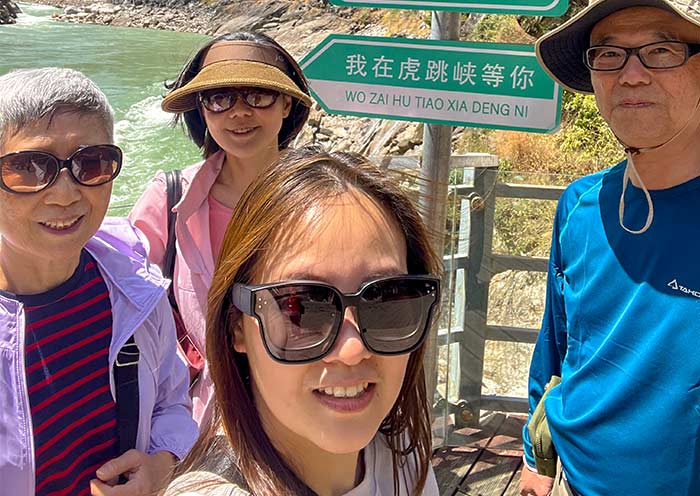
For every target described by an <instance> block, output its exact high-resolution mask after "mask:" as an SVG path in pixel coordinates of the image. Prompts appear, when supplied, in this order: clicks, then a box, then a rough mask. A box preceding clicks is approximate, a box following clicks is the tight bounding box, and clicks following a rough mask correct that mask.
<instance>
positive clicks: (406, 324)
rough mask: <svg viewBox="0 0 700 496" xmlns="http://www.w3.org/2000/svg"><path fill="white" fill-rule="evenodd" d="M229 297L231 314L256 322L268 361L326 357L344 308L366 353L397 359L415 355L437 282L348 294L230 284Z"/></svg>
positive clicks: (422, 279) (305, 285) (427, 279)
mask: <svg viewBox="0 0 700 496" xmlns="http://www.w3.org/2000/svg"><path fill="white" fill-rule="evenodd" d="M231 297H232V300H233V304H234V306H235V307H236V308H238V309H239V310H240V311H241V312H243V313H244V314H246V315H250V316H252V317H255V318H256V319H257V321H258V324H259V327H260V333H261V336H262V340H263V343H264V344H265V348H266V350H267V352H268V353H269V355H270V356H271V357H272V358H273V359H274V360H276V361H278V362H282V363H305V362H312V361H314V360H319V359H321V358H323V357H324V356H326V355H327V354H328V353H329V352H330V351H331V349H332V348H333V345H334V343H335V341H336V339H337V338H338V334H339V333H340V329H341V327H342V325H343V320H344V318H345V317H344V316H345V310H346V309H347V308H348V307H354V308H355V309H356V317H357V324H358V327H359V331H360V338H361V339H362V342H363V343H364V345H365V347H366V348H367V349H368V350H369V351H371V352H372V353H375V354H377V355H401V354H405V353H410V352H411V351H413V350H415V349H416V348H418V347H419V346H420V344H421V343H422V342H423V340H424V338H425V336H426V333H427V331H428V329H429V328H430V323H431V319H432V317H433V315H434V313H435V309H436V308H437V306H438V303H439V301H440V280H439V279H438V278H436V277H434V276H429V275H425V276H424V275H406V276H392V277H383V278H380V279H375V280H372V281H369V282H367V283H365V284H363V285H362V287H361V288H360V290H359V291H357V292H356V293H351V294H346V293H341V292H340V291H339V290H338V289H336V288H335V287H333V286H331V285H329V284H325V283H322V282H316V281H290V282H280V283H274V284H262V285H255V286H250V285H245V284H238V283H236V284H234V285H233V287H232V288H231Z"/></svg>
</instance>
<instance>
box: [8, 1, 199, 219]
mask: <svg viewBox="0 0 700 496" xmlns="http://www.w3.org/2000/svg"><path fill="white" fill-rule="evenodd" d="M19 6H20V8H21V9H22V12H23V13H22V14H20V16H19V18H18V19H17V24H11V25H2V26H0V74H5V73H6V72H8V71H10V70H12V69H17V68H22V67H27V68H28V67H44V66H60V67H70V68H73V69H77V70H79V71H82V72H84V73H85V74H86V75H87V76H88V77H90V78H91V79H92V80H93V81H95V82H96V83H97V84H98V85H99V86H100V88H102V90H103V91H104V92H105V93H106V94H107V97H108V98H109V101H110V103H111V104H112V106H113V107H114V112H115V127H116V142H117V144H118V145H119V146H121V147H122V149H123V150H124V154H125V160H124V168H123V169H122V172H121V174H120V176H119V177H118V178H117V179H116V181H115V184H114V192H113V196H112V203H111V209H110V213H111V214H114V215H125V214H126V213H127V212H128V207H129V206H130V205H131V204H133V203H134V201H135V200H136V199H137V198H138V196H139V194H140V193H141V191H143V189H144V188H145V187H146V184H147V183H148V180H149V179H150V178H151V177H152V176H153V175H154V173H155V172H156V171H157V170H158V169H163V170H170V169H174V168H181V167H184V166H185V165H187V164H190V163H192V162H194V161H196V160H197V159H198V157H199V155H198V150H197V149H196V147H195V146H194V145H193V144H192V143H191V142H190V141H189V140H188V139H187V138H186V136H185V134H184V132H183V131H182V129H180V128H179V127H178V128H173V127H171V126H170V119H171V115H170V114H166V113H165V112H163V111H161V110H160V101H161V99H162V95H163V94H164V93H165V90H164V87H163V82H164V81H165V80H167V79H173V78H174V77H175V76H176V75H177V73H178V71H179V70H180V68H181V67H182V65H183V64H184V62H185V61H186V60H187V58H188V57H189V56H190V55H191V54H193V53H194V51H196V49H197V48H198V47H199V46H200V45H201V44H202V43H204V41H205V40H206V39H207V38H206V37H205V36H202V35H198V34H192V33H176V32H172V31H159V30H153V29H139V28H122V27H112V26H98V25H91V24H68V23H63V22H57V21H54V20H52V19H51V14H52V13H53V12H55V11H56V9H54V8H53V7H46V6H41V5H34V4H23V3H20V4H19Z"/></svg>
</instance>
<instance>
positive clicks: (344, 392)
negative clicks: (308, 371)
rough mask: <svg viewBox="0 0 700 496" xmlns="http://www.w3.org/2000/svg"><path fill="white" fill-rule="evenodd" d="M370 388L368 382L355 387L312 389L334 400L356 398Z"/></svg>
mask: <svg viewBox="0 0 700 496" xmlns="http://www.w3.org/2000/svg"><path fill="white" fill-rule="evenodd" d="M369 386H370V383H369V382H362V383H360V384H357V385H355V386H348V387H342V386H333V387H326V388H319V389H314V391H316V392H317V393H319V394H324V395H326V396H332V397H334V398H356V397H358V396H360V395H361V394H362V393H364V392H365V390H366V389H367V388H368V387H369Z"/></svg>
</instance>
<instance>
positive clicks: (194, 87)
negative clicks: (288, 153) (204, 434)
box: [129, 32, 312, 424]
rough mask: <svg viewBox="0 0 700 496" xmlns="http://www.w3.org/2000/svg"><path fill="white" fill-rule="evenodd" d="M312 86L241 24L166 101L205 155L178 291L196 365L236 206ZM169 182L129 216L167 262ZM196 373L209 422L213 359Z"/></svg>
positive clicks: (194, 189) (180, 257)
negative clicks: (210, 293) (209, 298)
mask: <svg viewBox="0 0 700 496" xmlns="http://www.w3.org/2000/svg"><path fill="white" fill-rule="evenodd" d="M308 92H309V91H308V86H307V83H306V80H305V79H304V76H303V75H302V73H301V69H300V68H299V66H298V64H297V63H296V62H295V61H294V59H293V58H292V56H291V55H289V53H287V51H286V50H285V49H284V48H282V47H281V46H280V45H279V44H278V43H276V42H275V41H274V40H272V39H271V38H269V37H267V36H265V35H262V34H258V33H244V32H239V33H231V34H227V35H224V36H221V37H219V38H216V39H214V40H212V41H210V42H209V43H207V44H206V45H204V46H203V47H202V48H201V49H200V50H199V51H198V52H197V53H196V54H195V56H194V57H193V58H192V59H191V60H190V61H189V62H188V63H187V64H186V65H185V68H184V69H183V70H182V72H181V74H180V75H179V77H178V78H177V80H176V81H175V83H174V84H173V85H172V88H171V92H170V93H169V94H168V95H167V96H166V97H165V99H164V100H163V103H162V107H163V109H164V110H165V111H167V112H173V113H175V114H176V118H175V120H176V122H177V121H184V123H185V126H186V128H187V131H188V133H189V136H190V138H191V139H192V141H194V143H195V144H196V145H197V146H198V147H199V148H200V149H201V150H202V155H203V157H204V159H205V160H204V161H203V162H201V163H198V164H195V165H192V166H190V167H187V168H186V169H184V170H183V171H182V190H183V193H182V199H181V200H180V201H179V202H177V204H176V205H175V207H174V208H173V211H174V212H176V215H177V217H176V221H175V226H174V233H173V234H175V236H176V239H177V243H176V247H177V248H176V255H175V261H174V273H173V293H174V300H175V303H176V304H177V307H178V309H179V313H180V315H181V316H182V320H183V322H184V326H185V327H186V336H187V339H186V340H184V341H183V340H182V339H180V342H181V343H182V344H183V350H182V351H183V353H184V355H185V356H186V357H188V359H189V361H190V370H191V373H192V372H193V371H195V373H196V369H197V368H200V367H202V366H203V363H204V360H203V358H204V315H205V314H206V297H207V296H206V295H207V291H208V289H209V285H210V283H211V280H212V275H213V271H214V263H215V261H216V259H217V256H218V254H219V250H220V247H221V242H222V240H223V235H224V230H225V229H226V225H227V224H228V222H229V219H230V218H231V215H232V213H233V208H234V206H235V205H236V203H237V202H238V199H239V198H240V197H241V194H242V193H243V191H244V190H245V189H246V188H247V187H248V185H249V184H250V183H251V181H253V179H254V178H255V177H256V176H258V174H259V173H260V172H261V171H262V170H264V169H265V168H267V167H268V166H269V165H270V164H272V163H273V162H274V161H275V160H277V158H278V157H279V154H280V150H283V149H285V148H286V147H287V146H288V145H289V144H290V143H291V141H292V140H293V139H294V137H295V136H296V135H297V134H298V133H299V131H300V130H301V128H302V127H303V126H304V124H305V122H306V120H307V118H308V114H309V106H310V105H311V103H312V101H311V99H310V97H309V95H308ZM166 183H167V182H166V176H165V174H164V173H162V172H160V173H158V174H157V175H156V177H155V179H154V180H153V181H152V182H151V184H150V185H149V186H148V187H147V189H146V191H145V192H144V193H143V195H142V196H141V198H140V199H139V201H138V202H137V204H136V205H135V206H134V209H133V210H132V212H131V214H130V215H129V218H130V219H131V220H132V222H134V224H135V225H136V226H137V227H138V228H139V229H141V230H142V231H143V232H144V233H145V235H146V237H147V238H148V241H149V256H150V258H151V260H152V261H153V262H155V263H157V264H159V265H160V266H161V267H163V266H164V265H167V263H166V262H167V260H165V258H166V246H167V242H168V214H169V212H168V207H167V194H168V192H167V187H166ZM171 301H172V300H171ZM192 375H193V377H194V374H192ZM193 382H195V383H194V384H193V386H192V389H191V394H192V399H193V414H194V418H195V420H196V421H197V422H198V423H200V424H201V423H202V422H204V421H205V420H206V419H207V417H208V412H209V403H210V400H211V398H212V396H213V392H212V383H211V380H210V378H209V372H208V369H207V367H206V366H205V365H204V368H203V370H202V371H201V373H199V374H198V377H197V378H196V379H194V380H193Z"/></svg>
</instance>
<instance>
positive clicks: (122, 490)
mask: <svg viewBox="0 0 700 496" xmlns="http://www.w3.org/2000/svg"><path fill="white" fill-rule="evenodd" d="M173 465H175V456H174V455H173V454H172V453H169V452H167V451H159V452H157V453H154V454H152V455H147V454H146V453H144V452H142V451H137V450H135V449H132V450H129V451H127V452H126V453H124V454H123V455H122V456H120V457H118V458H115V459H113V460H110V461H108V462H107V463H105V464H104V465H102V466H101V467H100V468H98V469H97V479H92V480H91V481H90V491H91V494H92V495H93V496H150V495H152V494H156V493H157V492H158V491H160V490H161V489H162V488H163V486H165V484H166V483H167V482H168V479H169V478H170V474H171V472H172V469H173ZM122 474H124V476H125V477H126V478H127V479H128V482H127V483H126V484H116V481H117V479H118V477H119V476H120V475H122Z"/></svg>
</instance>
